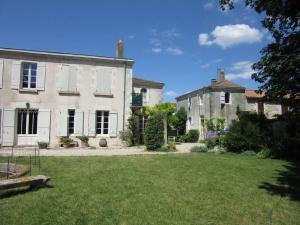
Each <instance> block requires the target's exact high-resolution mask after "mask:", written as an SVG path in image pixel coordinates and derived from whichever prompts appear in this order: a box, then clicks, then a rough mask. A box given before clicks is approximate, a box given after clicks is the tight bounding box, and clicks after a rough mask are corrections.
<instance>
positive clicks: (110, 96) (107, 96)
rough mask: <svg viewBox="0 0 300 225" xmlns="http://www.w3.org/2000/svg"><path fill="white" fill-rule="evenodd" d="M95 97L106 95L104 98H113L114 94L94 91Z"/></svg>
mask: <svg viewBox="0 0 300 225" xmlns="http://www.w3.org/2000/svg"><path fill="white" fill-rule="evenodd" d="M94 96H95V97H106V98H113V97H114V95H113V94H110V93H100V92H94Z"/></svg>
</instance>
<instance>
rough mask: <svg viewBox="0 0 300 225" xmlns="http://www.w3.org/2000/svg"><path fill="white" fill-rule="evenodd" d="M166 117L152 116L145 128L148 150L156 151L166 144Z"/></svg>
mask: <svg viewBox="0 0 300 225" xmlns="http://www.w3.org/2000/svg"><path fill="white" fill-rule="evenodd" d="M163 120H164V117H163V115H161V114H154V115H153V116H151V117H150V118H149V119H148V121H147V123H146V127H145V137H144V139H145V145H146V148H147V149H148V150H152V151H153V150H156V149H159V148H161V146H162V145H163V144H164V122H163Z"/></svg>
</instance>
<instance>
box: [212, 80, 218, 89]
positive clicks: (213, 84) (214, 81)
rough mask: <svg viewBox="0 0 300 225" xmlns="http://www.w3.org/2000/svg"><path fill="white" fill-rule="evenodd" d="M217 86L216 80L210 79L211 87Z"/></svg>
mask: <svg viewBox="0 0 300 225" xmlns="http://www.w3.org/2000/svg"><path fill="white" fill-rule="evenodd" d="M216 84H217V80H216V79H211V86H212V87H215V86H216Z"/></svg>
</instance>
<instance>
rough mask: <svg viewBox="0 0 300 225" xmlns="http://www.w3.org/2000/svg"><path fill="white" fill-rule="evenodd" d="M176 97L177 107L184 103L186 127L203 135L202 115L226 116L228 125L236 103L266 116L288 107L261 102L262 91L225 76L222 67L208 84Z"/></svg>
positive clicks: (244, 109)
mask: <svg viewBox="0 0 300 225" xmlns="http://www.w3.org/2000/svg"><path fill="white" fill-rule="evenodd" d="M176 100H177V109H179V108H181V107H184V108H185V109H186V111H187V113H188V120H187V126H186V128H187V130H191V129H198V130H199V132H200V138H202V139H203V138H204V137H205V126H204V120H205V119H211V118H218V117H221V118H225V126H226V127H228V126H229V125H230V124H231V122H232V121H233V120H236V119H237V114H236V111H237V107H238V106H239V109H240V110H242V111H252V112H257V113H265V114H266V116H267V117H268V118H272V117H273V116H275V115H277V114H282V113H284V112H285V111H286V110H287V109H286V108H285V107H282V106H281V105H280V104H277V103H272V102H264V101H263V96H262V95H259V94H257V93H256V92H255V91H252V90H246V88H244V87H242V86H240V85H238V84H235V83H233V82H231V81H229V80H226V79H225V72H224V70H220V71H219V73H218V77H217V79H212V80H211V84H210V85H209V86H207V87H204V88H201V89H197V90H195V91H191V92H189V93H186V94H184V95H181V96H178V97H177V98H176Z"/></svg>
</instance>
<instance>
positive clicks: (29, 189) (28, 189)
mask: <svg viewBox="0 0 300 225" xmlns="http://www.w3.org/2000/svg"><path fill="white" fill-rule="evenodd" d="M41 188H54V186H52V185H49V184H44V185H39V186H34V187H33V186H29V187H25V188H24V187H23V188H15V189H10V190H4V191H1V192H0V199H4V198H11V197H14V196H17V195H22V194H26V193H30V192H35V191H38V190H39V189H41Z"/></svg>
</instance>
